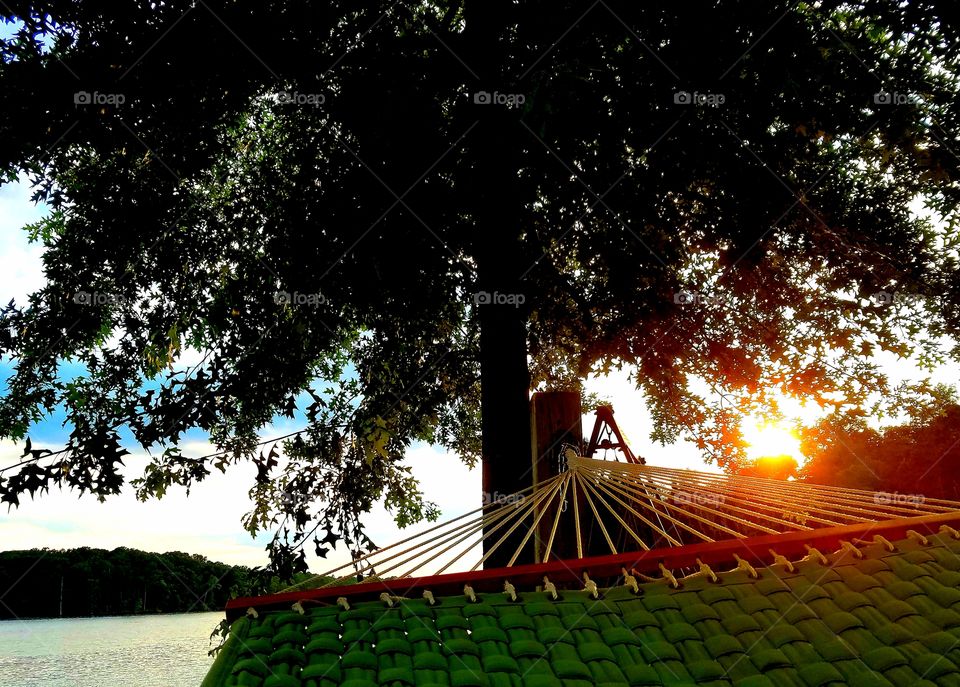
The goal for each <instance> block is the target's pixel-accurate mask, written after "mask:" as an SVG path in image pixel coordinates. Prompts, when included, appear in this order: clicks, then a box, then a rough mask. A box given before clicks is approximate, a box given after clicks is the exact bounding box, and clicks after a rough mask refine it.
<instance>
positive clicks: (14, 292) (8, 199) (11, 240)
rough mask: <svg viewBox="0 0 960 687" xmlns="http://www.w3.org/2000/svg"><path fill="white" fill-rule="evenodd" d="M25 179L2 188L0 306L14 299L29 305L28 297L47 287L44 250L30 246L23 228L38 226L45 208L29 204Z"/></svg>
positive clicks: (0, 192)
mask: <svg viewBox="0 0 960 687" xmlns="http://www.w3.org/2000/svg"><path fill="white" fill-rule="evenodd" d="M30 195H31V191H30V186H29V184H28V182H27V180H26V178H21V179H20V181H19V182H17V183H10V184H6V185H4V186H0V303H3V304H6V303H7V302H9V301H10V299H11V298H15V299H16V301H17V303H18V304H22V303H25V302H26V297H27V295H28V294H30V293H32V292H33V291H36V290H37V289H39V288H41V287H42V286H43V285H44V284H45V283H46V277H44V275H43V264H42V262H41V256H42V255H43V246H41V245H40V244H38V243H32V244H31V243H29V242H28V241H27V234H26V232H24V231H23V230H22V228H23V227H24V226H25V225H27V224H30V223H31V222H36V221H37V220H38V219H40V218H41V217H42V216H43V215H44V214H45V213H46V207H45V206H43V205H40V206H37V205H34V204H33V203H32V202H31V201H30Z"/></svg>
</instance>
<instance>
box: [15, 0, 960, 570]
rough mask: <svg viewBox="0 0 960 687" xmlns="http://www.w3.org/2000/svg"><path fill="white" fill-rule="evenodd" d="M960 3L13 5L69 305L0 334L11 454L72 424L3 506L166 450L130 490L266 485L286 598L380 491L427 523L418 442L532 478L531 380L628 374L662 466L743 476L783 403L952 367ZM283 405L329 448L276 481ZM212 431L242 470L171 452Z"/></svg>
mask: <svg viewBox="0 0 960 687" xmlns="http://www.w3.org/2000/svg"><path fill="white" fill-rule="evenodd" d="M951 10H952V7H951V6H949V5H948V4H947V3H944V2H939V1H934V0H918V1H915V2H909V3H905V2H900V0H854V1H852V2H851V1H847V0H843V1H841V0H824V1H822V2H814V3H807V2H793V1H792V0H791V1H789V2H788V1H787V0H782V1H765V2H739V1H738V2H733V1H721V2H713V3H699V4H698V5H697V6H696V8H695V9H693V8H691V7H690V6H689V5H688V4H687V3H677V2H666V1H656V2H636V0H608V1H607V2H600V3H588V2H571V1H566V0H536V1H529V2H519V3H516V2H510V1H508V0H461V1H450V2H434V1H424V2H412V3H394V2H386V1H374V0H367V1H363V2H354V1H352V2H349V3H344V2H322V3H321V2H306V1H300V0H296V1H293V2H290V1H287V0H284V1H283V2H279V1H269V0H268V1H266V2H260V3H254V4H248V3H234V2H221V1H215V0H211V1H210V2H203V3H194V2H192V1H191V0H173V1H171V2H164V3H147V2H124V3H119V2H118V3H112V4H110V3H106V4H105V3H78V2H74V1H68V0H45V1H24V2H10V3H8V4H3V5H0V16H2V17H4V18H11V17H14V18H18V19H19V20H22V21H24V22H25V23H26V28H25V29H24V30H23V31H21V32H20V34H19V35H18V36H17V37H16V38H15V39H14V40H10V41H4V42H3V43H2V46H0V55H2V62H0V106H2V111H3V113H4V115H3V118H2V120H0V175H2V177H4V178H7V179H12V178H15V176H16V174H17V173H19V172H24V173H27V174H28V175H29V176H30V178H31V179H32V180H33V181H34V182H35V183H36V184H37V189H38V190H37V195H36V197H37V199H39V200H44V201H45V202H47V203H48V204H49V205H50V207H51V210H52V212H51V215H50V217H49V218H48V219H45V220H43V221H41V222H39V223H38V224H37V225H35V226H33V227H31V228H30V231H31V232H32V235H33V236H34V237H35V238H36V240H38V241H41V242H42V243H43V244H44V246H45V247H46V253H45V256H44V261H45V265H46V270H47V277H48V279H49V283H48V285H47V286H45V287H44V288H43V289H42V290H40V291H39V292H37V293H35V294H33V295H32V296H31V298H30V300H29V302H28V303H26V304H10V305H9V307H7V308H6V309H4V311H3V316H2V321H0V322H2V327H0V354H2V355H8V356H11V357H13V358H15V359H16V360H17V366H16V372H15V374H14V375H13V376H12V378H11V379H10V380H9V382H8V385H7V389H6V390H5V392H4V397H3V399H2V401H0V435H2V436H6V437H12V438H15V439H20V440H22V439H23V438H24V437H25V436H26V435H27V434H28V432H29V431H30V428H31V426H32V425H33V423H35V422H37V421H38V420H39V419H40V418H41V417H43V416H44V414H45V413H48V412H51V411H52V410H54V409H56V408H63V409H65V412H66V419H67V422H68V424H69V425H70V426H71V428H72V434H71V437H70V440H69V443H68V446H67V449H68V450H67V451H66V452H65V453H64V454H60V455H56V456H52V457H51V456H50V455H48V454H42V455H39V454H35V453H32V452H31V451H30V450H29V449H28V451H27V453H26V454H25V457H27V458H38V459H40V460H38V461H37V462H36V464H35V465H33V466H27V467H24V468H22V469H21V471H20V472H18V473H16V474H14V475H13V476H10V477H9V478H7V479H6V481H4V482H0V502H5V503H10V504H16V503H17V501H18V499H19V497H20V496H21V495H23V494H26V493H29V494H31V495H33V494H35V493H37V492H38V491H42V490H44V489H46V488H47V487H48V486H50V485H51V484H67V485H70V486H72V487H75V488H77V489H79V490H81V491H90V492H93V493H95V494H98V495H104V494H110V493H115V492H116V491H117V490H118V489H119V487H120V479H119V477H118V472H117V469H118V468H117V466H118V465H119V464H120V460H121V459H122V456H123V449H122V448H121V447H120V440H119V436H120V434H119V432H120V430H121V428H126V429H128V430H129V431H130V432H131V433H132V436H133V437H134V438H135V440H136V441H137V442H139V443H140V444H141V445H142V446H144V447H147V448H150V449H153V450H155V451H156V453H157V454H160V455H159V456H158V457H157V458H156V459H155V461H154V463H153V464H152V465H151V466H150V467H149V468H148V471H147V474H146V475H145V477H144V479H143V480H142V481H140V482H138V484H137V486H138V488H139V490H140V493H141V494H142V496H143V497H150V496H154V495H156V496H159V495H161V494H162V493H163V491H164V490H165V489H166V488H167V487H168V486H170V485H171V484H184V485H189V484H191V483H193V482H194V481H196V480H199V479H202V478H203V477H204V476H205V475H206V474H207V472H208V471H209V470H210V469H213V468H218V469H226V468H227V467H228V466H229V465H230V464H231V463H234V462H236V461H240V460H253V461H255V462H256V463H257V468H258V473H257V480H256V483H255V485H254V487H253V490H252V494H253V496H254V498H255V500H256V506H255V509H254V511H253V512H252V513H251V514H250V516H249V517H248V519H247V521H246V525H247V527H248V529H249V530H250V531H251V532H256V531H259V530H261V529H263V528H269V527H275V528H277V529H279V530H281V531H282V532H284V534H283V535H281V536H278V538H277V539H276V540H275V541H274V546H273V554H274V561H275V563H277V564H278V566H279V567H282V568H284V569H287V570H292V571H297V570H302V569H303V565H304V564H303V560H302V550H303V549H302V547H303V546H304V545H305V544H308V543H309V542H310V541H313V543H314V544H315V545H316V546H317V547H318V549H323V548H324V547H325V546H326V545H328V544H330V543H332V542H334V541H336V540H338V539H345V540H347V542H348V543H349V545H350V546H351V547H352V548H353V549H354V550H360V549H363V548H366V547H368V546H369V545H370V542H369V541H368V540H366V538H365V536H364V535H363V529H362V525H361V522H360V520H359V516H360V514H361V513H363V512H365V511H367V510H368V509H369V508H370V506H371V504H372V503H374V502H375V501H376V500H377V499H378V498H381V497H382V498H385V499H386V501H387V505H388V506H389V507H390V508H391V509H392V510H393V511H394V512H395V513H396V514H397V518H398V520H399V521H400V522H401V523H406V522H411V521H415V520H418V519H420V518H423V517H429V516H431V515H433V514H434V511H433V509H432V508H431V507H430V504H428V503H425V502H424V501H423V499H422V498H421V495H420V493H419V492H418V491H417V488H416V483H415V482H414V481H413V480H412V479H411V478H410V476H409V474H408V473H406V472H405V471H404V470H403V468H402V467H401V462H400V461H401V458H402V456H403V454H404V451H405V449H406V448H407V447H408V446H409V445H410V444H411V442H414V441H427V442H432V443H434V444H438V445H442V446H445V447H447V448H449V449H452V450H453V451H456V452H457V453H459V454H460V456H461V457H462V458H463V459H464V460H466V461H468V462H472V461H475V460H477V459H478V458H479V456H480V455H481V449H482V454H483V460H484V489H485V490H487V491H488V492H491V493H493V492H499V493H504V494H509V493H513V492H515V491H517V490H518V489H519V488H522V487H523V486H525V480H526V481H528V480H529V475H528V471H527V470H526V469H525V468H526V466H527V465H528V464H529V458H528V446H529V445H530V442H529V421H528V415H527V412H528V409H527V393H528V390H529V388H530V387H531V385H532V386H534V387H537V386H540V387H543V386H548V385H558V386H559V385H565V384H569V383H570V382H571V380H576V379H578V378H580V377H582V376H584V375H586V374H587V373H589V372H591V371H593V372H596V371H603V370H609V369H610V368H611V367H613V366H619V365H623V364H627V365H634V366H636V368H637V370H638V372H637V375H636V381H637V384H638V386H639V388H640V389H641V390H642V392H643V393H644V395H645V398H646V400H647V402H648V404H649V407H650V409H651V411H652V414H653V416H654V420H655V422H654V425H655V427H656V432H655V437H656V438H657V439H660V440H663V441H670V440H674V439H676V438H677V437H680V436H691V435H694V436H696V437H698V438H699V440H700V446H701V448H702V449H703V451H704V453H705V455H706V456H707V457H709V458H711V459H715V460H717V461H719V462H720V463H721V464H725V463H727V462H729V461H731V460H735V459H736V457H737V451H738V444H737V442H736V441H735V440H734V439H735V438H736V427H737V426H738V423H739V420H740V416H741V414H742V412H743V411H744V410H746V409H751V408H757V407H762V406H765V405H766V404H767V403H768V402H769V399H768V393H769V392H771V391H777V392H782V393H786V394H791V395H800V396H805V397H809V398H811V399H812V400H815V401H821V402H823V403H826V404H836V405H838V406H839V405H843V404H852V405H855V406H856V405H862V404H863V403H864V402H865V400H866V399H867V398H868V396H869V394H871V393H873V392H874V391H876V390H878V389H881V390H882V389H883V383H884V378H883V374H882V373H881V372H880V370H878V369H877V367H876V366H875V365H874V359H873V358H872V357H871V356H872V354H873V353H875V352H876V351H881V350H882V351H892V352H894V353H896V354H898V355H907V354H909V353H911V352H916V353H918V354H919V355H921V356H922V357H923V358H924V359H925V360H928V361H929V360H934V359H936V358H937V356H938V353H937V351H936V349H935V347H934V345H933V344H932V343H931V342H935V341H937V339H938V337H939V336H941V335H943V334H950V333H956V332H957V331H958V329H960V279H958V278H957V276H958V275H957V272H958V266H957V262H956V260H955V258H954V255H955V250H954V249H955V247H956V233H955V232H954V231H953V227H954V222H955V221H956V218H957V214H956V210H957V201H958V198H960V187H958V180H960V171H958V160H957V157H956V155H955V154H954V153H953V152H952V151H955V150H957V149H958V148H960V140H958V136H960V105H958V103H960V98H958V97H957V96H958V81H957V73H958V60H960V51H958V50H957V25H956V24H955V23H954V22H952V20H951V18H950V16H949V12H950V11H951ZM168 31H169V35H168V34H167V32H168ZM920 197H923V198H926V199H927V202H928V203H929V205H930V206H931V207H932V208H933V209H935V210H936V211H938V212H940V213H941V214H942V215H943V216H944V217H945V218H946V225H945V226H946V227H947V229H946V230H944V229H942V228H938V227H934V226H932V225H931V224H930V223H929V222H927V221H925V220H922V219H918V218H916V217H914V216H912V215H911V213H910V211H909V209H908V208H909V205H910V203H911V202H913V201H915V200H916V199H917V198H920ZM188 347H189V348H192V349H196V350H199V351H201V352H203V353H204V354H205V355H206V357H205V358H203V361H202V363H201V364H199V365H197V366H196V369H195V370H191V371H190V372H188V371H177V372H173V373H169V371H168V366H169V365H171V364H172V363H174V362H175V361H176V360H177V359H178V356H179V354H180V351H181V350H182V349H184V348H188ZM64 360H72V361H77V362H79V363H81V364H83V365H84V366H85V368H86V374H85V375H83V376H81V377H78V378H76V379H71V380H69V381H68V380H65V379H63V378H62V377H61V376H60V375H59V373H58V370H59V365H60V364H61V363H62V362H63V361H64ZM144 380H149V383H145V381H144ZM481 382H482V384H481ZM697 389H709V390H710V395H706V394H704V393H702V392H700V391H697ZM481 406H482V411H483V412H482V414H481V413H479V411H480V409H481ZM297 407H300V408H301V409H303V410H305V412H306V415H307V417H308V420H309V423H310V424H309V430H308V431H307V432H306V433H304V434H303V435H301V436H299V437H298V438H297V439H296V440H295V441H291V442H289V443H288V445H286V446H285V447H284V448H285V450H284V456H283V460H279V459H277V458H278V457H277V456H273V455H272V449H276V447H272V449H271V450H268V451H266V452H265V453H266V455H263V454H261V455H259V456H258V451H257V446H256V443H257V433H258V432H259V431H260V430H261V428H262V427H263V426H264V425H265V424H267V423H269V422H270V421H271V419H272V418H273V417H274V416H275V414H277V413H281V414H285V415H292V414H293V413H294V412H295V409H296V408H297ZM197 427H198V428H201V429H202V430H205V431H208V432H209V433H210V435H211V436H212V439H213V441H214V442H215V443H216V444H217V445H218V446H219V447H222V448H224V449H225V450H226V451H227V452H226V453H225V454H223V455H220V456H218V457H217V458H215V459H212V460H210V461H204V462H203V463H202V464H198V462H197V461H192V460H190V459H189V458H187V457H185V456H182V455H181V454H180V453H179V451H178V449H177V448H176V444H177V441H178V439H180V438H181V437H182V436H183V433H184V432H185V431H187V430H188V429H190V428H197ZM481 430H482V432H481ZM481 434H482V437H481ZM481 438H482V444H481ZM44 456H46V457H45V458H44ZM478 503H479V495H478ZM284 528H288V529H284ZM318 528H322V530H323V535H324V536H323V538H322V539H321V538H320V537H318V536H317V535H316V533H317V529H318ZM311 538H312V539H311ZM506 548H507V547H504V549H506ZM491 562H493V559H491Z"/></svg>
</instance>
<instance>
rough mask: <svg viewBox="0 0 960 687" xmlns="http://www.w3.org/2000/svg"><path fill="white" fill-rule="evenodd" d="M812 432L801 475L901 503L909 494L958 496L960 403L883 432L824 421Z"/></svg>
mask: <svg viewBox="0 0 960 687" xmlns="http://www.w3.org/2000/svg"><path fill="white" fill-rule="evenodd" d="M812 434H813V435H812V436H811V437H810V438H809V439H808V444H807V450H810V451H811V456H810V458H809V460H808V461H807V462H806V463H805V464H804V466H803V468H802V469H801V470H800V472H799V476H800V478H801V479H804V480H808V481H810V482H816V483H819V484H830V485H836V486H841V487H851V488H855V489H868V490H870V491H877V492H883V493H885V494H888V495H890V498H894V499H895V498H901V499H903V500H904V502H905V503H907V502H912V501H910V499H912V498H942V499H951V500H955V501H956V500H960V405H956V404H953V405H949V406H946V407H943V408H941V409H940V410H939V411H938V413H937V414H936V415H934V416H932V417H925V418H923V419H922V420H919V421H913V422H910V423H907V424H902V425H894V426H891V427H886V428H884V429H882V430H877V429H873V428H870V427H868V426H866V425H865V424H864V423H863V422H862V421H855V422H851V423H848V424H847V425H846V426H842V425H841V426H837V425H836V424H832V423H825V424H824V425H821V426H820V427H818V428H817V430H815V433H812ZM814 444H816V445H817V447H816V448H813V446H814ZM897 495H899V496H897Z"/></svg>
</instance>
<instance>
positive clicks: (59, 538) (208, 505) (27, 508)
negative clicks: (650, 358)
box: [0, 180, 960, 573]
mask: <svg viewBox="0 0 960 687" xmlns="http://www.w3.org/2000/svg"><path fill="white" fill-rule="evenodd" d="M44 212H46V208H45V207H44V206H42V205H39V206H38V205H35V204H34V203H32V202H31V200H30V189H29V186H28V184H27V183H26V182H25V180H21V181H20V182H19V183H11V184H7V185H4V186H0V301H2V302H4V303H6V302H8V301H9V300H10V299H11V298H14V299H16V300H17V302H18V303H23V302H25V300H26V297H27V295H28V294H29V293H30V292H32V291H34V290H36V289H38V288H39V287H41V286H42V285H43V283H44V277H43V266H42V261H41V258H42V247H40V246H38V245H36V244H30V243H29V242H28V239H27V235H26V233H25V232H24V231H22V227H23V226H24V225H25V224H28V223H30V222H34V221H36V220H37V219H39V218H40V217H41V216H42V215H43V213H44ZM885 367H886V368H887V371H888V372H889V373H890V374H891V376H892V377H893V378H894V379H895V380H901V379H907V378H916V377H918V376H919V373H918V372H917V371H916V369H914V368H911V366H909V365H907V364H904V363H901V362H896V361H893V360H888V361H886V364H885ZM10 369H11V368H10V363H9V362H7V363H6V364H2V363H0V379H4V378H6V376H7V375H8V374H9V373H10ZM67 373H68V374H69V373H70V371H69V369H68V370H67ZM935 377H936V378H937V379H938V380H939V381H948V382H951V383H955V382H956V381H957V379H958V378H960V373H958V368H957V367H956V366H947V367H945V368H943V369H942V370H940V371H938V373H937V374H936V375H935ZM585 387H586V390H587V391H594V392H597V393H599V394H601V396H602V397H604V398H606V399H608V400H609V401H610V402H612V404H613V407H614V409H615V415H616V419H617V421H618V424H619V425H620V426H621V429H622V430H623V432H624V434H625V435H626V437H627V440H628V443H629V444H630V445H631V447H632V448H633V449H634V452H635V453H637V454H638V455H642V456H644V457H645V458H646V459H647V461H648V462H649V463H650V464H651V465H657V466H665V467H678V468H690V469H700V470H708V471H716V468H715V467H714V466H706V465H704V463H703V462H702V460H701V458H700V454H699V452H698V451H697V450H696V448H695V447H694V446H693V445H692V444H690V443H680V444H676V445H672V446H662V445H659V444H655V443H653V442H651V441H650V440H649V435H650V431H651V429H652V420H651V418H650V415H649V414H648V413H647V411H646V410H645V408H644V404H643V399H642V397H641V395H640V394H639V393H638V392H637V391H636V388H635V386H634V384H633V383H632V382H631V381H630V380H629V379H628V372H627V371H626V370H624V371H623V372H620V373H614V374H612V375H610V376H609V377H606V378H602V379H597V378H592V379H589V380H587V382H586V384H585ZM795 411H796V412H797V413H799V414H802V413H803V412H804V411H802V410H801V409H799V408H795ZM591 427H592V418H591V417H585V418H584V426H583V429H584V432H585V433H586V434H589V432H590V429H591ZM300 428H301V427H300V426H299V425H297V424H294V423H293V422H292V421H290V420H285V419H278V420H277V422H275V424H274V425H273V426H271V427H267V428H265V429H264V432H263V434H262V436H263V437H264V438H265V439H266V438H269V437H273V436H281V435H283V434H286V433H288V432H291V431H294V430H297V429H300ZM67 434H68V430H66V429H64V428H63V427H62V417H57V416H54V417H51V418H48V419H47V420H46V421H44V422H43V423H41V424H40V425H38V426H37V427H36V428H35V429H34V430H33V431H31V438H32V439H33V440H34V445H35V446H37V447H47V448H51V449H54V450H56V449H59V448H60V447H62V446H63V444H64V442H65V440H66V438H67ZM127 448H128V449H129V450H131V452H132V455H130V456H127V459H126V461H125V462H126V469H125V473H124V474H125V475H126V477H127V479H132V478H134V477H137V476H138V475H139V474H140V473H141V472H142V469H143V466H144V465H145V464H146V462H147V457H146V456H145V455H144V453H143V451H142V449H140V448H139V447H136V446H128V447H127ZM181 448H182V452H183V454H184V455H192V456H200V455H205V454H208V453H212V452H213V451H215V447H213V446H211V445H210V444H209V443H208V442H207V441H206V440H205V437H204V436H203V435H200V434H192V435H189V437H188V439H187V441H186V442H185V443H182V444H181ZM20 452H21V449H20V448H19V447H18V446H17V445H15V444H14V443H13V442H11V441H7V440H2V441H0V466H6V465H10V464H13V463H15V462H17V460H18V459H19V456H20ZM407 464H408V465H410V467H411V470H412V472H413V474H414V476H415V477H417V478H418V479H419V481H420V484H421V489H422V491H423V493H424V495H425V497H426V498H427V499H428V500H430V501H433V502H435V503H436V504H437V505H438V506H439V508H440V511H441V513H442V515H441V519H449V518H452V517H455V516H457V515H460V514H463V513H465V512H467V511H469V510H472V509H474V508H476V507H478V506H479V505H480V498H481V496H480V494H481V490H480V470H479V468H476V469H473V470H469V469H467V467H466V466H465V465H464V464H463V463H462V462H461V461H460V460H459V459H458V458H457V457H456V456H455V455H451V454H447V453H446V452H445V451H444V450H442V449H440V448H438V447H433V446H429V445H425V444H420V445H416V446H414V447H413V448H412V450H410V451H409V454H408V456H407ZM254 474H255V469H254V468H253V467H252V466H251V465H249V464H247V465H237V466H233V467H232V468H230V469H228V471H227V472H226V474H221V473H219V472H217V471H213V472H212V473H211V475H210V476H209V477H208V478H207V479H206V480H204V481H203V482H201V483H199V484H197V485H195V486H194V488H193V489H192V491H191V493H190V495H189V496H187V494H186V493H185V491H184V490H183V489H181V488H174V489H171V491H170V492H169V493H168V495H167V496H165V497H164V498H163V499H161V500H150V501H148V502H145V503H142V502H139V501H137V499H136V498H135V496H134V495H133V492H132V489H130V488H129V486H128V487H126V488H125V489H124V490H123V492H122V493H121V494H120V495H118V496H115V497H111V498H108V499H107V501H106V502H105V503H100V502H98V501H97V500H96V499H95V498H92V497H89V496H85V497H83V498H78V496H77V494H76V493H74V492H70V491H53V492H52V493H50V494H44V495H41V496H39V497H38V498H37V499H36V500H30V499H29V498H25V499H24V500H23V501H22V503H21V506H20V508H19V509H14V510H11V511H10V512H0V550H12V549H29V548H43V547H48V548H71V547H78V546H91V547H100V548H106V549H112V548H115V547H118V546H127V547H133V548H138V549H143V550H146V551H156V552H162V551H171V550H177V551H185V552H187V553H199V554H202V555H204V556H207V557H208V558H210V559H212V560H219V561H223V562H226V563H233V564H242V565H265V564H266V563H267V558H266V553H265V549H264V547H265V546H266V544H267V541H268V538H269V536H268V535H267V534H262V535H260V536H258V537H257V538H256V539H253V538H251V537H250V535H249V534H248V533H246V532H245V531H244V530H243V528H242V526H241V524H240V521H241V516H242V515H243V514H244V513H245V512H247V511H248V510H249V509H250V507H251V503H250V501H249V499H248V497H247V491H248V489H249V487H250V485H251V484H252V483H253V476H254ZM366 523H367V529H368V533H369V535H370V536H371V538H372V539H373V540H374V541H375V542H377V543H378V544H380V545H384V544H388V543H391V542H393V541H397V540H399V539H401V538H403V537H406V536H408V535H409V534H410V532H409V531H400V530H398V529H397V528H396V526H395V525H394V524H393V522H392V518H391V516H390V515H389V514H388V513H387V512H386V511H385V510H384V509H383V507H382V505H380V504H378V505H377V506H376V507H375V508H374V510H373V512H372V513H371V514H370V515H369V517H368V518H367V519H366ZM346 555H347V554H346V553H345V551H343V550H340V551H335V552H332V553H331V554H330V555H329V557H328V559H327V561H321V560H319V559H317V558H316V557H315V556H313V554H312V553H309V555H308V562H309V563H310V565H311V570H312V571H313V572H317V573H320V572H323V571H324V570H325V569H327V567H332V566H331V565H330V562H331V561H332V562H333V563H340V562H343V561H345V560H347V559H346Z"/></svg>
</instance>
